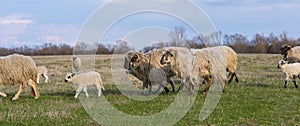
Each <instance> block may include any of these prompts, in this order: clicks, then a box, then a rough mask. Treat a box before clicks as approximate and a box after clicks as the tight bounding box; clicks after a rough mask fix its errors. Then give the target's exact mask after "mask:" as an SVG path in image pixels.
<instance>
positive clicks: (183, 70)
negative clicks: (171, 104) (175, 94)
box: [160, 47, 194, 94]
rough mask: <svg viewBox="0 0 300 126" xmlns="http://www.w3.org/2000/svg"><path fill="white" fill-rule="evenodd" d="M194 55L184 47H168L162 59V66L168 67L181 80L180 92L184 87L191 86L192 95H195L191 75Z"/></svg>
mask: <svg viewBox="0 0 300 126" xmlns="http://www.w3.org/2000/svg"><path fill="white" fill-rule="evenodd" d="M193 57H194V56H193V53H192V52H191V50H189V49H188V48H184V47H167V48H164V52H163V54H162V56H161V59H160V64H162V65H167V67H170V69H171V70H172V71H174V72H175V73H176V76H177V77H179V78H180V79H181V84H180V87H179V91H180V90H181V89H182V88H183V86H184V85H185V86H187V85H189V92H190V94H192V93H193V90H192V84H191V83H190V73H191V71H192V64H193Z"/></svg>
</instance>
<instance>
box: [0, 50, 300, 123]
mask: <svg viewBox="0 0 300 126" xmlns="http://www.w3.org/2000/svg"><path fill="white" fill-rule="evenodd" d="M280 58H281V56H280V55H266V54H239V64H238V71H237V75H238V76H239V79H240V83H236V82H233V83H231V84H230V85H227V90H226V92H225V93H224V94H222V96H221V99H220V101H219V103H218V105H217V107H216V108H215V110H214V111H213V113H212V114H211V115H210V116H209V117H208V118H207V119H206V120H204V121H203V122H200V121H199V120H198V116H199V112H200V110H201V107H202V105H203V103H204V100H205V97H206V96H205V95H203V94H201V93H200V92H199V93H198V94H197V98H196V101H195V102H194V104H193V107H192V108H191V109H190V110H189V111H188V113H187V114H186V115H185V116H184V118H182V119H181V120H180V121H179V122H177V123H176V125H178V126H179V125H182V126H187V125H208V124H212V125H244V124H245V125H296V124H298V125H299V124H300V107H299V104H300V89H295V87H294V86H293V84H292V82H291V81H290V82H289V85H288V88H287V89H285V88H283V80H284V77H283V74H282V73H281V70H280V69H277V66H276V65H277V62H278V61H279V60H280ZM33 59H34V60H35V61H36V63H37V65H38V66H40V65H43V66H46V67H47V68H48V70H49V78H50V80H49V83H47V84H46V83H41V84H40V85H38V89H39V91H40V93H41V97H40V98H39V99H37V100H34V98H33V97H32V96H31V95H30V91H29V88H26V90H25V91H24V92H23V93H22V94H21V96H20V98H19V99H18V100H17V101H11V98H12V97H13V95H14V94H15V93H16V92H17V89H18V87H17V86H5V87H2V88H1V91H3V92H6V93H7V94H8V97H7V98H3V97H0V125H99V124H98V123H97V122H96V121H94V120H93V118H92V117H90V116H89V114H88V113H87V112H86V111H85V110H84V107H83V106H82V105H81V103H80V100H75V99H74V95H75V89H74V88H73V86H72V84H70V83H65V82H63V80H64V77H65V73H66V72H68V71H71V56H36V57H33ZM110 66H111V56H110V55H99V56H96V65H95V68H96V71H98V72H100V73H101V75H102V79H103V82H104V84H105V88H106V91H104V92H103V93H104V96H103V97H105V98H106V99H108V101H109V102H110V103H111V104H112V105H113V106H114V107H116V108H118V109H119V110H120V111H122V112H124V113H127V114H130V115H139V116H147V115H151V114H154V113H157V112H160V111H161V110H163V109H164V108H166V107H167V106H168V105H169V104H171V103H172V101H173V100H174V98H175V96H176V94H177V93H175V94H170V95H164V94H161V95H160V96H159V97H157V98H155V99H154V101H155V102H151V101H146V102H137V101H134V100H131V99H129V98H127V97H125V96H123V95H122V94H120V93H119V92H118V90H117V88H116V86H114V82H113V79H112V75H111V68H110ZM42 81H43V80H42ZM175 82H176V87H177V88H178V86H179V81H178V80H177V81H175ZM298 82H299V81H298ZM169 89H170V87H169ZM202 89H204V87H202V86H201V87H200V90H202ZM185 91H186V89H185ZM89 94H90V95H92V96H93V95H95V94H93V93H92V92H89ZM81 96H82V97H84V94H83V92H82V94H81ZM120 125H122V124H120Z"/></svg>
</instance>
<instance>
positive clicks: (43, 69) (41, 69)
mask: <svg viewBox="0 0 300 126" xmlns="http://www.w3.org/2000/svg"><path fill="white" fill-rule="evenodd" d="M37 73H38V75H37V83H40V76H42V77H43V78H44V79H45V83H48V75H47V73H48V70H47V68H46V67H45V66H40V67H37Z"/></svg>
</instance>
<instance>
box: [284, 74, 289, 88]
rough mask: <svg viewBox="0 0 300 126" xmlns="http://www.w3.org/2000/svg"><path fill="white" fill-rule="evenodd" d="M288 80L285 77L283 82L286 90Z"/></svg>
mask: <svg viewBox="0 0 300 126" xmlns="http://www.w3.org/2000/svg"><path fill="white" fill-rule="evenodd" d="M288 80H289V77H288V76H286V77H285V80H284V88H287V84H288Z"/></svg>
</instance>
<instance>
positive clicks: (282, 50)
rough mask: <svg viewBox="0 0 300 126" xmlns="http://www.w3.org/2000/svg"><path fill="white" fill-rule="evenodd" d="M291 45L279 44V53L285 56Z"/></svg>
mask: <svg viewBox="0 0 300 126" xmlns="http://www.w3.org/2000/svg"><path fill="white" fill-rule="evenodd" d="M291 48H292V47H291V46H290V45H287V44H284V45H282V46H281V48H280V53H281V55H284V56H286V55H287V54H288V51H289V50H290V49H291Z"/></svg>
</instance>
